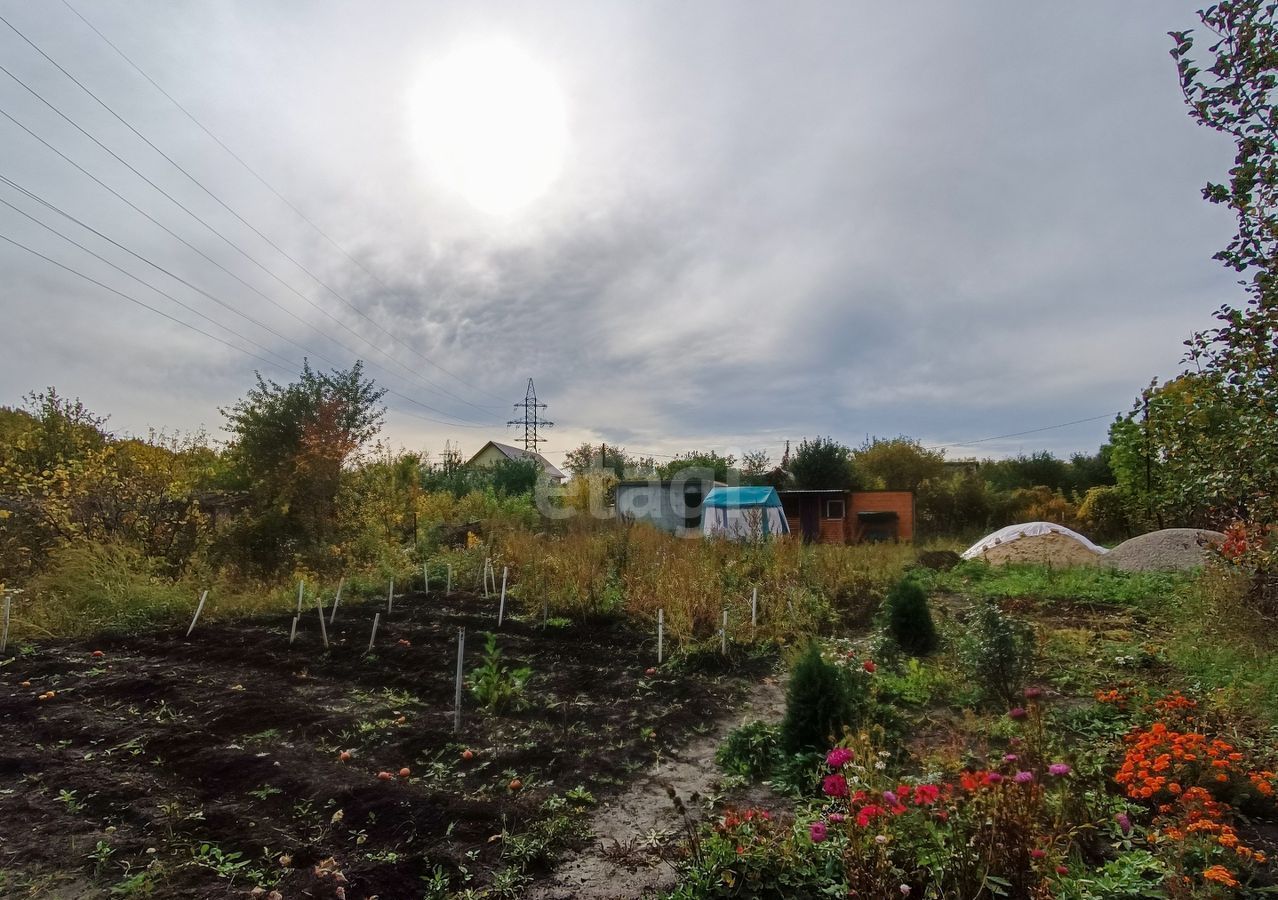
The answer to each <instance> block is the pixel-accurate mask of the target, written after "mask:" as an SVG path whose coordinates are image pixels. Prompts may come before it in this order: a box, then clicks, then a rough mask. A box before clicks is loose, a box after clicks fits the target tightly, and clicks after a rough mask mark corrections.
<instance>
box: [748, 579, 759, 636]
mask: <svg viewBox="0 0 1278 900" xmlns="http://www.w3.org/2000/svg"><path fill="white" fill-rule="evenodd" d="M758 624H759V589H758V588H755V589H754V593H753V594H751V595H750V627H751V628H755V627H756V626H758Z"/></svg>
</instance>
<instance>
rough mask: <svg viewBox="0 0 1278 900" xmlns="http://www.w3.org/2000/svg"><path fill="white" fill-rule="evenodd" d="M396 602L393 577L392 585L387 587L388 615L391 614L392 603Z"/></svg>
mask: <svg viewBox="0 0 1278 900" xmlns="http://www.w3.org/2000/svg"><path fill="white" fill-rule="evenodd" d="M394 602H395V579H394V578H392V579H391V582H390V587H388V588H387V589H386V615H388V616H389V615H390V614H391V604H392V603H394Z"/></svg>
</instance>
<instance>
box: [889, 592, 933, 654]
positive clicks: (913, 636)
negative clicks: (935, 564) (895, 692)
mask: <svg viewBox="0 0 1278 900" xmlns="http://www.w3.org/2000/svg"><path fill="white" fill-rule="evenodd" d="M887 631H888V634H889V635H890V636H891V637H892V640H894V641H896V643H897V646H899V647H900V648H901V649H902V650H904V651H905V652H906V653H908V654H910V655H911V656H927V655H928V654H929V653H932V652H933V651H935V650H936V647H937V644H938V643H939V642H940V641H939V639H938V638H937V634H936V626H935V625H934V624H933V623H932V612H931V610H929V609H928V606H927V593H926V592H925V591H924V590H923V588H922V586H920V585H919V583H918V582H917V581H915V580H914V579H913V578H903V579H901V580H900V581H898V582H897V583H896V586H895V587H893V588H892V590H891V591H890V592H888V596H887Z"/></svg>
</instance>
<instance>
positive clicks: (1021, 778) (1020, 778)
mask: <svg viewBox="0 0 1278 900" xmlns="http://www.w3.org/2000/svg"><path fill="white" fill-rule="evenodd" d="M1012 780H1013V781H1015V782H1016V783H1017V784H1029V783H1030V782H1031V781H1033V780H1034V773H1033V772H1017V773H1016V774H1015V775H1013V776H1012Z"/></svg>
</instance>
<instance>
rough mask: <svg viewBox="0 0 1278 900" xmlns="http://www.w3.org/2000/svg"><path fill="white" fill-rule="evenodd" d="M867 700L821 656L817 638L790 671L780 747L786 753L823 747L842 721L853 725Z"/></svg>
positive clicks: (861, 689)
mask: <svg viewBox="0 0 1278 900" xmlns="http://www.w3.org/2000/svg"><path fill="white" fill-rule="evenodd" d="M866 702H867V699H866V697H865V692H864V689H863V688H861V687H860V685H859V683H858V682H854V681H853V680H852V679H851V678H850V677H849V675H848V673H847V672H846V671H845V670H843V669H840V668H839V667H838V666H835V665H833V664H832V663H828V662H826V661H825V660H824V659H823V658H822V657H821V649H820V647H818V646H817V644H816V642H815V641H814V642H812V643H811V644H809V645H808V649H807V650H806V651H805V652H804V654H803V655H802V656H801V657H799V661H798V662H797V663H795V665H794V669H793V670H792V671H791V672H790V686H789V688H788V690H787V691H786V700H785V719H784V721H782V723H781V748H782V749H783V750H784V751H785V752H786V753H791V754H793V753H802V752H804V751H810V750H824V749H826V747H827V746H828V745H829V743H830V740H831V738H833V737H836V736H837V735H838V734H839V732H840V731H841V730H842V728H843V726H844V725H856V724H857V723H858V721H859V719H860V714H861V712H862V710H863V708H864V706H865V704H866Z"/></svg>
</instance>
